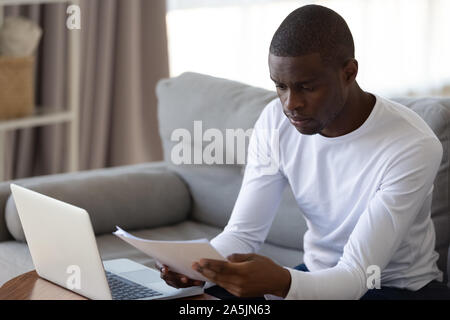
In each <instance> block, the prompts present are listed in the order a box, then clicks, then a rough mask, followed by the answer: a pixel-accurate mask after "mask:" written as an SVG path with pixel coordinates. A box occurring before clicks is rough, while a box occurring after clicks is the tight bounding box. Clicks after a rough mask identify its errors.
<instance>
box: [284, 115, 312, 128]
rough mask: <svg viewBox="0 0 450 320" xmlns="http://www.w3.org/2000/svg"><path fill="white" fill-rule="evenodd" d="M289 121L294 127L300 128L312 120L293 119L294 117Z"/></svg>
mask: <svg viewBox="0 0 450 320" xmlns="http://www.w3.org/2000/svg"><path fill="white" fill-rule="evenodd" d="M289 120H290V121H291V123H292V124H293V125H294V126H299V125H303V124H305V123H307V122H309V121H311V118H293V117H289Z"/></svg>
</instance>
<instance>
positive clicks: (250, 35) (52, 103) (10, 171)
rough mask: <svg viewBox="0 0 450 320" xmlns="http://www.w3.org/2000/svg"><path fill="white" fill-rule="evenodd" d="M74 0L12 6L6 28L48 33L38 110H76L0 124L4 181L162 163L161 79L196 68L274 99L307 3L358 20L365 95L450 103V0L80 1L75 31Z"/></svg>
mask: <svg viewBox="0 0 450 320" xmlns="http://www.w3.org/2000/svg"><path fill="white" fill-rule="evenodd" d="M72 2H74V1H59V0H48V1H42V0H16V1H14V0H0V7H1V8H2V9H1V10H0V13H1V12H3V15H2V16H4V19H6V18H7V17H14V16H22V17H26V18H28V19H30V20H31V21H34V22H35V23H36V24H38V25H39V26H40V27H41V28H42V31H43V32H42V38H41V40H40V43H39V47H38V49H37V51H36V54H35V65H34V83H35V85H34V91H35V92H34V93H35V96H34V101H35V110H34V112H35V113H36V112H39V110H44V109H45V110H51V111H50V113H52V112H58V111H64V110H69V111H70V114H69V116H68V117H69V118H70V120H67V121H66V122H64V123H63V122H61V123H56V124H55V123H53V124H52V125H45V126H42V125H41V126H39V125H35V126H28V127H26V128H24V129H23V128H21V129H17V130H16V129H11V128H12V127H11V125H9V127H8V122H11V121H12V120H11V119H3V120H0V133H1V135H0V140H1V141H0V151H1V154H0V156H1V157H2V161H3V162H0V167H1V168H2V169H1V173H2V174H1V175H0V176H1V177H0V178H1V179H3V180H9V179H17V178H22V177H30V176H36V175H43V174H51V173H60V172H66V171H77V170H88V169H95V168H103V167H111V166H119V165H126V164H134V163H140V162H147V161H159V160H162V151H161V142H160V139H159V134H158V121H157V113H156V106H157V101H156V96H155V92H154V88H155V85H156V83H157V81H158V80H159V79H161V78H166V77H174V76H178V75H180V74H181V73H183V72H185V71H193V72H199V73H204V74H209V75H212V76H216V77H222V78H227V79H232V80H237V81H240V82H244V83H247V84H250V85H253V86H258V87H262V88H266V89H269V90H274V85H273V83H272V81H271V80H270V78H269V71H268V65H267V54H268V48H269V44H270V41H271V38H272V35H273V33H274V32H275V30H276V29H277V27H278V26H279V24H280V23H281V22H282V20H283V19H284V18H285V17H286V16H287V15H288V14H289V13H290V12H291V11H293V10H294V9H296V8H298V7H300V6H302V5H305V4H311V3H313V4H321V5H324V6H327V7H329V8H331V9H333V10H335V11H337V12H338V13H339V14H340V15H342V16H343V17H344V19H345V20H346V21H347V23H348V25H349V27H350V30H351V31H352V33H353V37H354V41H355V49H356V52H355V53H356V59H357V60H358V61H359V74H358V77H357V80H358V82H359V84H360V86H361V87H362V88H363V89H364V90H366V91H369V92H374V93H378V94H380V95H384V96H386V97H394V96H395V97H398V96H450V59H448V57H450V19H449V15H450V1H448V0H321V1H294V0H167V1H165V0H78V1H75V2H76V3H77V4H79V6H80V8H81V30H69V29H68V28H67V27H66V20H67V17H68V14H67V12H66V10H67V7H68V5H69V4H70V3H72ZM2 5H3V6H2ZM72 37H75V38H76V41H75V42H72V41H73V40H71V39H73V38H72ZM74 52H75V54H76V56H75V62H73V60H71V59H72V58H73V55H74ZM0 58H1V57H0ZM74 67H75V74H76V76H77V77H78V81H79V82H77V81H75V80H74V79H76V77H75V78H74V77H73V73H74ZM1 72H2V69H1V68H0V79H1ZM74 81H75V82H74ZM77 83H78V84H79V85H78V84H77ZM2 102H3V103H5V99H4V98H2V96H0V109H1V106H2ZM30 117H32V116H30ZM16 127H20V126H19V125H17V126H16ZM68 128H69V130H68Z"/></svg>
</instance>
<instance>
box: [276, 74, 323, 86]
mask: <svg viewBox="0 0 450 320" xmlns="http://www.w3.org/2000/svg"><path fill="white" fill-rule="evenodd" d="M270 79H272V81H273V82H275V83H281V82H280V81H278V80H275V79H274V78H272V76H271V77H270ZM318 79H319V77H313V78H309V79H306V80H303V81H297V82H296V83H295V84H294V85H296V86H298V85H302V84H306V83H310V82H314V81H316V80H318Z"/></svg>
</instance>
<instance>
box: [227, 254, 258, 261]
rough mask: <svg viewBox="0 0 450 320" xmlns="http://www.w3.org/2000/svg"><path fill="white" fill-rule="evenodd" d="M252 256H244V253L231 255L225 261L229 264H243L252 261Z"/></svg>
mask: <svg viewBox="0 0 450 320" xmlns="http://www.w3.org/2000/svg"><path fill="white" fill-rule="evenodd" d="M253 256H254V254H252V253H250V254H246V253H233V254H232V255H230V256H228V257H227V259H228V261H230V262H244V261H249V260H252V259H253Z"/></svg>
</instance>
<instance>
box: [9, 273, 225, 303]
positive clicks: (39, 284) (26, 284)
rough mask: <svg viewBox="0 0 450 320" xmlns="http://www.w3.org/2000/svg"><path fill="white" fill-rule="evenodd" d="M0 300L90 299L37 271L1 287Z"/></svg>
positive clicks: (202, 296) (210, 297)
mask: <svg viewBox="0 0 450 320" xmlns="http://www.w3.org/2000/svg"><path fill="white" fill-rule="evenodd" d="M181 299H183V300H218V299H217V298H216V297H213V296H211V295H209V294H206V293H204V294H201V295H198V296H193V297H187V298H181ZM0 300H88V299H87V298H85V297H83V296H80V295H79V294H76V293H74V292H72V291H70V290H67V289H65V288H63V287H60V286H58V285H56V284H54V283H51V282H49V281H47V280H44V279H42V278H41V277H39V276H38V274H37V273H36V271H34V270H33V271H30V272H27V273H24V274H22V275H20V276H18V277H16V278H14V279H11V280H9V281H8V282H6V283H5V284H4V285H3V286H2V287H1V288H0Z"/></svg>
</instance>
